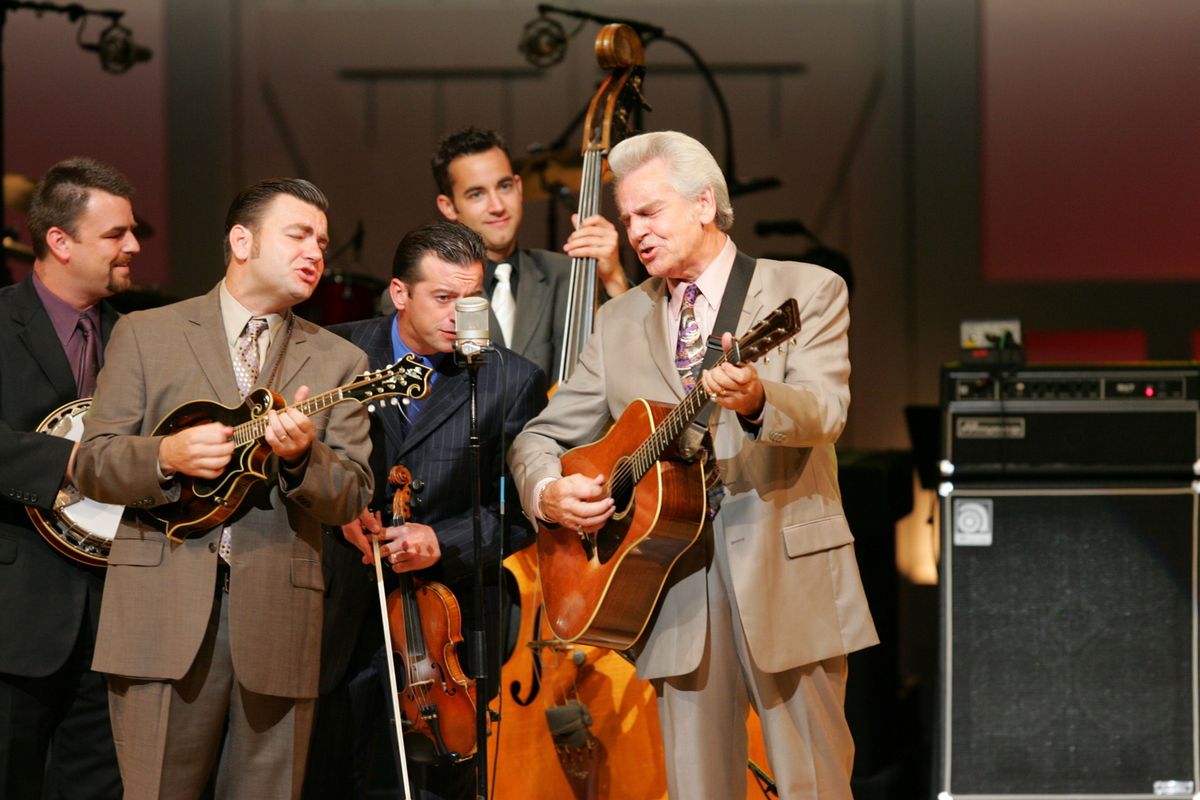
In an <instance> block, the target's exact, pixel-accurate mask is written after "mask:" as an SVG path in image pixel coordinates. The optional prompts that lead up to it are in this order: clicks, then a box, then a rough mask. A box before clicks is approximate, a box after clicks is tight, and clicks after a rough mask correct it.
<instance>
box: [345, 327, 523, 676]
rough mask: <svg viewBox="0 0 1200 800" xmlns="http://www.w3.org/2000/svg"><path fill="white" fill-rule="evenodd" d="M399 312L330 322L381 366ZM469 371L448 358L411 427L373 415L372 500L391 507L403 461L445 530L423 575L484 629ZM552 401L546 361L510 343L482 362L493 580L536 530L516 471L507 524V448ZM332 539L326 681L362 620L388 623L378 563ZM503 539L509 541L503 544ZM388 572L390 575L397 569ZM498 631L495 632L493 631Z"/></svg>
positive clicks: (388, 356) (486, 556) (487, 547)
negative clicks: (393, 477)
mask: <svg viewBox="0 0 1200 800" xmlns="http://www.w3.org/2000/svg"><path fill="white" fill-rule="evenodd" d="M394 324H395V316H394V315H391V316H387V317H377V318H374V319H369V320H364V321H361V322H350V323H344V324H341V325H334V326H331V327H330V330H331V331H333V332H335V333H338V334H340V335H342V336H344V337H346V338H347V339H349V340H350V341H351V342H352V343H354V344H355V345H358V347H359V348H361V349H362V350H363V351H364V352H365V353H366V354H367V359H368V360H369V362H370V366H371V368H372V369H378V368H379V367H383V366H387V365H388V364H390V363H391V362H392V339H391V326H392V325H394ZM469 394H470V385H469V376H468V374H467V371H466V370H464V369H460V368H458V367H456V366H454V365H453V363H452V360H451V359H450V358H449V357H447V358H446V359H445V363H444V364H443V366H442V368H441V371H440V374H439V375H438V377H437V379H436V380H435V381H434V383H433V387H432V389H431V390H430V393H429V395H428V396H427V397H425V398H424V399H423V400H421V411H420V413H419V414H418V415H417V416H416V420H415V422H414V424H413V426H412V428H411V429H410V430H408V432H407V434H406V433H405V432H404V431H403V422H402V418H401V416H400V412H399V410H398V409H396V408H395V407H393V406H390V405H389V406H385V407H384V408H383V409H381V410H377V411H376V412H375V413H374V414H373V415H372V419H371V434H372V442H373V444H374V452H373V453H372V466H373V469H374V471H375V477H376V500H375V503H374V504H373V506H374V507H375V508H379V509H382V510H383V511H384V512H385V517H384V522H385V523H387V522H388V519H387V513H389V512H390V509H391V496H392V490H391V488H390V487H388V485H387V472H388V470H389V469H390V468H391V467H392V466H393V465H394V464H403V465H404V466H406V467H407V468H408V469H409V471H410V472H411V473H412V476H413V492H412V518H411V521H412V522H420V523H423V524H425V525H428V526H430V527H431V528H433V529H434V531H435V532H436V533H437V537H438V541H439V544H440V545H441V549H442V558H441V560H440V561H439V562H438V564H436V565H435V566H434V567H432V568H430V569H428V570H425V571H424V572H422V573H421V574H420V575H419V577H423V578H426V579H429V580H434V581H439V582H441V583H445V584H446V585H448V586H449V587H450V588H451V590H453V591H454V592H455V594H456V595H457V596H458V599H459V603H460V605H461V606H462V611H463V616H464V621H463V622H464V626H465V627H467V628H475V627H477V626H476V625H475V623H474V621H473V619H472V616H473V615H472V612H471V603H470V601H469V593H470V587H471V585H472V581H473V574H474V573H473V569H474V554H473V543H474V510H473V507H472V504H471V490H470V483H469V478H470V461H469V458H470V451H469V449H468V438H469V433H470V409H469V402H468V400H469ZM545 404H546V376H545V373H544V372H542V370H541V369H540V368H538V367H537V366H535V365H534V364H532V363H531V362H529V361H527V360H525V359H524V358H521V357H520V356H518V355H517V354H516V353H514V352H512V351H511V350H508V349H506V348H503V347H500V348H497V351H496V352H495V353H492V354H490V355H489V356H488V360H487V363H486V364H485V365H484V366H483V367H481V368H480V369H479V380H478V393H477V406H476V407H477V412H476V413H477V417H478V424H479V435H480V439H481V447H480V461H481V465H482V474H483V480H482V515H481V523H482V524H481V528H482V531H483V543H484V547H483V562H484V567H485V570H486V575H487V577H486V578H485V580H487V581H488V582H489V583H491V584H495V583H496V577H495V576H496V575H497V574H498V568H499V563H500V560H501V558H502V556H504V555H508V554H509V553H511V552H515V551H516V550H518V549H520V548H522V547H525V546H526V545H528V544H530V543H531V542H532V541H533V536H534V532H533V530H532V528H531V527H530V525H529V521H528V520H527V519H525V518H524V515H523V514H522V513H521V507H520V503H519V501H518V499H517V495H516V492H515V490H514V489H513V485H512V481H511V478H509V479H508V485H507V493H506V496H505V503H506V508H505V515H504V525H503V529H502V528H501V522H500V491H501V488H500V487H501V482H502V477H501V476H504V475H507V467H506V465H505V455H506V452H507V449H508V446H509V445H510V444H511V442H512V440H513V439H514V438H516V435H517V434H518V433H520V431H521V429H522V428H523V427H525V423H526V422H528V421H529V420H530V419H532V418H533V417H534V416H536V415H537V413H538V412H539V411H540V410H541V409H542V407H543V406H545ZM335 538H340V532H338V533H334V532H332V531H331V532H330V535H329V536H327V538H326V544H327V547H326V557H325V572H326V606H325V615H326V626H325V630H326V636H325V640H324V642H323V649H322V656H323V658H325V661H324V662H323V663H322V675H321V689H322V691H323V692H324V691H327V690H328V689H330V688H332V687H333V686H334V685H335V684H336V683H337V681H338V680H339V679H340V676H341V674H342V673H343V672H344V670H345V667H346V663H347V661H348V659H349V656H350V652H351V651H352V650H353V649H354V648H353V646H354V641H355V640H356V639H357V635H358V628H357V624H356V621H358V620H362V619H370V623H369V624H371V625H374V626H376V627H379V625H380V622H379V621H377V619H376V618H377V617H378V613H377V612H375V611H374V608H373V604H375V603H376V602H377V601H375V600H373V593H374V591H375V588H374V584H373V579H372V577H371V576H372V575H373V570H372V568H370V567H367V566H364V565H363V564H362V562H361V558H360V557H359V556H358V551H357V550H353V551H352V552H351V551H350V550H347V548H346V546H345V545H344V543H339V544H337V545H335V546H329V545H332V544H333V542H331V541H330V540H331V539H335ZM502 545H503V547H502ZM387 574H389V575H390V574H391V573H390V571H389V572H387ZM489 638H490V637H489Z"/></svg>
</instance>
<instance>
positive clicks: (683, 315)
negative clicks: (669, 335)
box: [675, 283, 704, 392]
mask: <svg viewBox="0 0 1200 800" xmlns="http://www.w3.org/2000/svg"><path fill="white" fill-rule="evenodd" d="M699 296H700V287H699V286H697V285H696V284H694V283H689V284H688V285H687V288H685V289H684V290H683V304H682V305H681V306H680V308H679V341H678V342H677V343H676V344H675V369H677V370H679V378H680V380H682V381H683V388H684V389H686V390H687V391H689V392H690V391H691V390H692V389H694V388H696V378H697V377H698V375H697V373H698V372H699V371H700V361H701V360H702V359H703V357H704V337H703V336H702V335H701V333H700V323H699V322H697V321H696V298H697V297H699Z"/></svg>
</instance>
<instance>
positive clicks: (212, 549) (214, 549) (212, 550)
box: [208, 541, 217, 553]
mask: <svg viewBox="0 0 1200 800" xmlns="http://www.w3.org/2000/svg"><path fill="white" fill-rule="evenodd" d="M208 552H210V553H215V552H217V543H216V542H215V541H212V542H209V543H208Z"/></svg>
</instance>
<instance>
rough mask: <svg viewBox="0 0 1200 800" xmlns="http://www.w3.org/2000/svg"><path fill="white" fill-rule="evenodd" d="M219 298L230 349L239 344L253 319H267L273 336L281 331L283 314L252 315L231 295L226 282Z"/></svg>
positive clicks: (268, 327)
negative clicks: (247, 324)
mask: <svg viewBox="0 0 1200 800" xmlns="http://www.w3.org/2000/svg"><path fill="white" fill-rule="evenodd" d="M217 296H218V297H219V298H220V300H221V320H222V321H223V322H224V324H225V340H226V341H227V342H228V343H229V347H230V348H232V347H233V346H234V344H236V343H237V340H238V337H239V336H241V335H242V331H243V330H245V328H246V323H247V322H249V321H250V318H251V317H261V318H262V319H265V320H266V321H267V330H268V331H269V333H270V334H272V335H273V334H274V333H275V332H276V331H277V330H278V329H279V324H280V323H281V322H283V315H282V314H278V313H271V314H251V313H250V311H248V310H247V309H246V307H245V306H243V305H242V304H241V303H239V302H238V301H237V299H236V298H235V297H234V296H233V295H232V294H230V293H229V289H228V288H226V286H225V281H224V280H222V281H221V283H220V284H219V288H218V290H217Z"/></svg>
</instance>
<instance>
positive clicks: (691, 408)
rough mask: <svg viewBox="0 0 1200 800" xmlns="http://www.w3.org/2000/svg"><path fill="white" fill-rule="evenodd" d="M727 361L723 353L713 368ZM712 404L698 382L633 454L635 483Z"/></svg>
mask: <svg viewBox="0 0 1200 800" xmlns="http://www.w3.org/2000/svg"><path fill="white" fill-rule="evenodd" d="M727 360H728V358H727V355H726V354H724V353H722V354H721V357H720V358H718V359H717V361H716V362H715V363H714V364H713V366H714V367H716V366H718V365H720V364H723V363H724V362H725V361H727ZM710 402H712V401H711V400H709V399H708V394H707V393H706V392H705V391H704V387H703V386H701V385H700V383H699V381H697V383H696V386H695V388H693V389H692V390H691V391H690V392H688V394H687V397H685V398H683V401H682V402H681V403H680V404H679V405H677V406H675V408H673V409H671V413H669V414H667V416H666V417H665V418H664V419H663V421H662V423H661V424H660V425H659V426H658V427H657V428H656V429H655V430H654V433H652V434H650V436H649V437H647V439H646V441H644V442H642V443H641V445H640V446H639V447H638V449H637V450H635V451H634V452H633V456H632V457H631V458H630V461H631V463H632V466H633V482H634V483H637V482H638V481H640V480H641V479H642V476H643V475H645V474H646V473H647V472H649V471H650V468H651V467H653V466H654V462H655V461H658V460H659V459H661V458H662V454H663V452H665V451H666V449H667V448H668V447H670V446H671V444H672V443H673V442H674V441H675V440H676V439H678V438H679V434H681V433H683V429H684V428H685V427H687V424H688V423H689V422H691V421H692V420H694V419H695V418H696V417H697V415H699V413H700V412H701V411H703V410H704V407H705V406H706V405H708V404H709V403H710Z"/></svg>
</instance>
